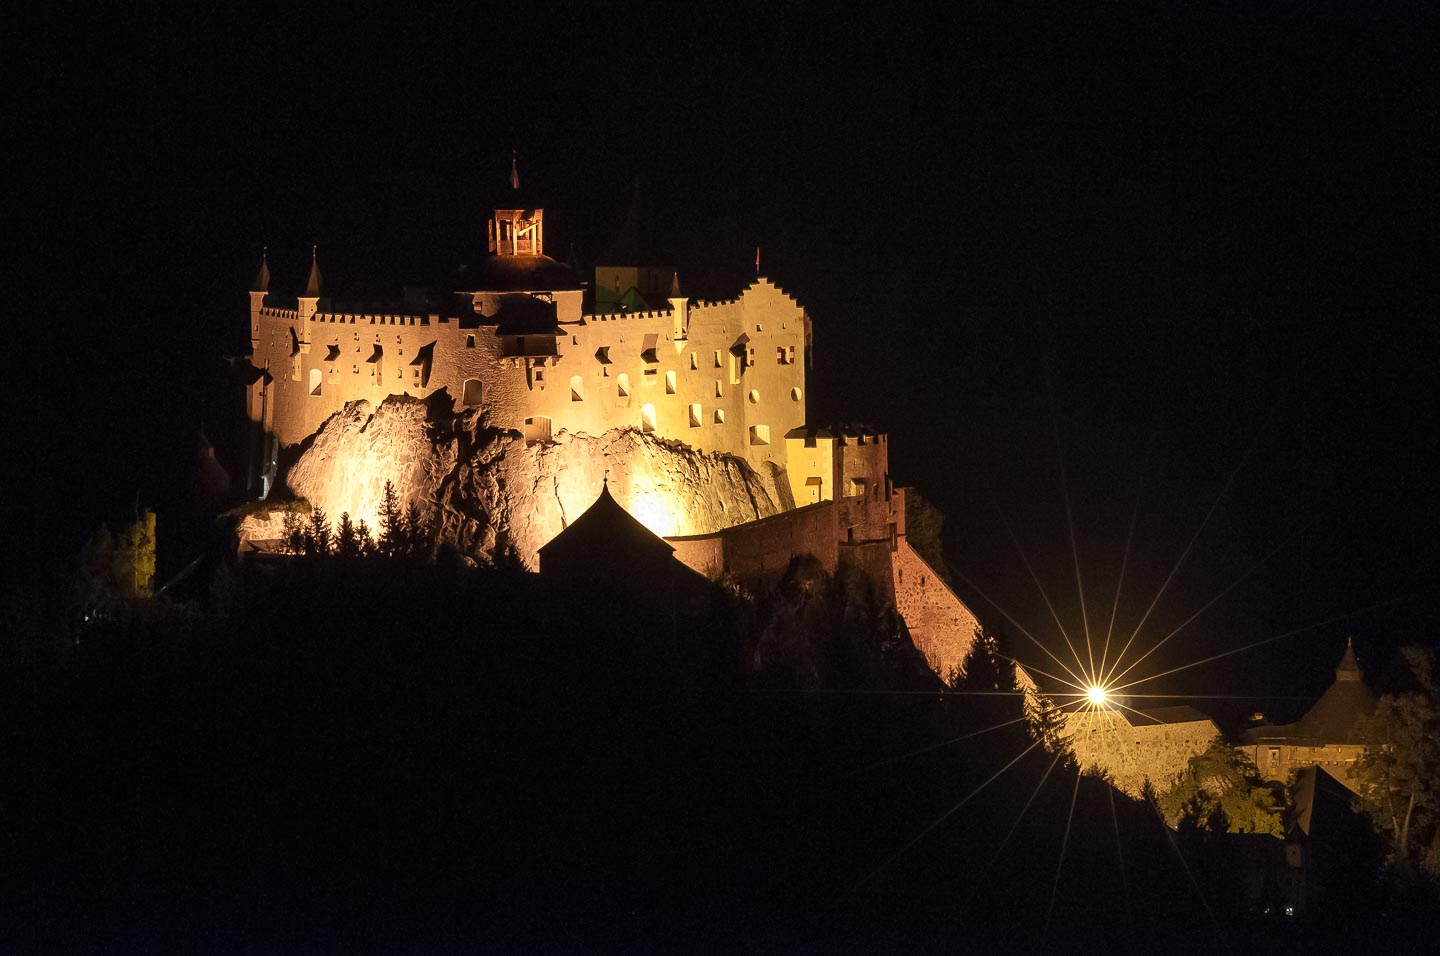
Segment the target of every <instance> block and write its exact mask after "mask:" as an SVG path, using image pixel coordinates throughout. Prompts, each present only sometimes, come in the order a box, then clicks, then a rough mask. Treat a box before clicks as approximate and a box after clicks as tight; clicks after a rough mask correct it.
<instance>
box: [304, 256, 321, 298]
mask: <svg viewBox="0 0 1440 956" xmlns="http://www.w3.org/2000/svg"><path fill="white" fill-rule="evenodd" d="M319 250H320V247H319V246H318V245H313V246H311V247H310V278H309V279H307V280H306V282H305V297H306V298H307V299H311V298H315V297H316V296H318V295H320V253H319Z"/></svg>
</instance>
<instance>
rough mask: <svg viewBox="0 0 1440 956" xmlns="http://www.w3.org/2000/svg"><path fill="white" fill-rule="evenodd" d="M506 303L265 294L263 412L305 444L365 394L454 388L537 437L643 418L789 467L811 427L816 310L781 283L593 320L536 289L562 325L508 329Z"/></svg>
mask: <svg viewBox="0 0 1440 956" xmlns="http://www.w3.org/2000/svg"><path fill="white" fill-rule="evenodd" d="M482 298H483V299H485V302H484V303H482V302H481V301H480V300H481V299H482ZM495 298H497V297H495V296H489V297H484V296H481V295H479V294H477V295H476V303H477V304H476V307H477V309H480V310H481V311H484V310H486V309H492V308H499V310H500V311H499V313H498V314H497V315H496V316H494V317H491V318H485V319H484V322H485V323H486V324H481V322H482V316H481V315H480V314H478V313H477V314H471V315H465V316H459V317H454V316H444V315H438V314H417V315H412V314H399V313H395V314H370V313H360V312H356V313H350V312H339V311H327V310H325V309H319V308H316V307H315V306H314V300H309V301H310V303H311V304H310V305H309V306H307V307H305V308H302V309H300V310H295V309H278V308H270V307H261V305H260V297H259V296H252V310H251V318H250V327H251V332H250V335H251V347H252V353H253V354H252V358H251V361H252V363H253V364H254V365H255V366H256V367H257V368H262V369H266V370H268V372H269V373H270V378H269V380H267V379H265V378H261V379H260V380H258V381H257V382H256V383H255V384H254V385H252V386H251V392H252V394H251V395H250V396H249V397H248V400H247V407H248V409H249V414H250V417H251V418H252V420H254V421H257V422H260V423H262V424H263V427H264V428H265V429H266V430H267V431H269V432H271V433H273V434H274V435H275V436H276V437H277V438H278V439H279V440H280V442H281V444H283V445H295V444H298V443H300V442H302V441H304V440H305V439H306V438H308V437H309V436H310V435H312V434H314V433H315V432H316V431H317V430H318V429H319V428H320V426H321V425H322V424H324V422H325V421H326V420H327V419H328V418H329V417H330V416H331V415H333V414H335V413H336V412H339V411H341V410H342V409H343V408H344V407H345V406H346V405H347V404H349V403H350V402H353V401H357V400H364V401H367V402H369V403H370V404H371V405H372V406H375V405H379V403H380V402H381V401H383V400H384V399H385V398H386V397H388V396H390V395H409V396H412V397H416V398H428V397H430V396H431V395H433V394H435V393H436V392H441V391H444V392H446V393H448V395H449V396H450V398H452V399H453V400H454V401H455V402H456V403H457V405H464V404H466V403H471V407H475V408H479V409H483V410H484V411H485V412H487V413H488V414H489V416H490V419H491V420H492V421H493V422H494V423H495V424H497V425H498V426H500V427H503V428H507V429H513V430H515V431H517V432H521V433H524V432H525V429H526V421H527V419H529V420H532V425H531V427H532V429H533V428H537V427H539V426H538V425H537V424H536V423H535V421H534V420H536V419H545V420H547V421H546V422H545V424H544V429H545V430H546V431H548V432H550V433H559V432H561V431H568V432H570V433H572V434H577V433H584V434H589V435H598V434H602V433H604V432H606V431H609V430H611V429H614V428H621V429H623V428H635V429H638V430H640V431H643V432H645V433H648V434H654V435H655V436H657V437H663V438H669V439H674V440H678V441H683V442H684V443H685V444H687V445H689V446H691V447H692V448H696V449H699V450H701V451H713V452H723V453H726V454H730V455H735V456H737V457H741V458H744V459H746V460H748V461H749V462H750V463H751V464H752V465H754V466H755V467H757V468H760V467H763V466H765V464H766V463H767V462H770V463H775V464H776V465H779V466H782V467H783V465H784V463H785V457H786V446H785V441H784V436H785V434H786V433H787V432H788V431H790V430H791V429H793V428H795V427H797V426H799V425H802V424H804V422H805V354H806V348H807V345H808V340H807V328H808V318H807V316H806V315H805V311H804V309H802V308H801V307H800V306H799V305H797V304H796V302H795V300H794V299H793V298H791V297H790V296H789V295H787V294H785V293H784V292H783V291H781V290H780V289H778V288H777V287H775V286H774V285H773V284H771V283H770V282H768V281H767V280H764V279H758V280H756V282H755V283H754V284H753V285H751V286H750V287H749V288H748V289H746V290H745V291H744V292H743V293H742V294H741V295H740V296H739V297H738V298H736V299H734V300H730V301H727V302H716V303H710V302H699V303H694V304H691V303H687V302H684V301H682V300H676V302H677V304H678V305H679V308H678V309H672V310H668V311H654V312H643V313H629V314H623V315H591V316H586V315H581V314H580V309H579V299H578V293H555V294H554V299H555V301H554V302H547V301H544V300H543V298H533V299H532V297H530V296H520V298H524V299H525V300H526V301H527V302H529V303H531V304H533V305H535V306H537V307H545V308H548V309H549V310H550V313H551V314H552V315H553V318H554V321H555V322H557V323H558V334H555V333H549V332H547V333H544V334H542V335H525V336H516V335H506V336H500V335H498V334H497V329H498V328H500V327H501V326H498V325H497V324H496V322H498V321H500V320H501V319H503V317H504V315H505V308H507V306H506V305H505V302H504V301H501V302H500V304H499V305H498V306H496V305H495V304H494V303H492V302H490V299H495ZM498 298H499V299H500V300H504V299H507V298H515V296H500V297H498ZM305 303H306V300H302V303H301V304H302V306H305ZM482 306H483V308H482ZM312 309H313V311H312ZM467 383H470V384H469V385H468V386H467Z"/></svg>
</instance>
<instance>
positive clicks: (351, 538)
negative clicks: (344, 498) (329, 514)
mask: <svg viewBox="0 0 1440 956" xmlns="http://www.w3.org/2000/svg"><path fill="white" fill-rule="evenodd" d="M335 554H336V555H337V556H338V557H341V558H354V557H358V556H359V554H360V538H359V536H358V535H357V534H356V533H355V525H354V523H352V522H351V521H350V512H348V511H342V512H340V527H339V528H338V529H337V530H336V532H335Z"/></svg>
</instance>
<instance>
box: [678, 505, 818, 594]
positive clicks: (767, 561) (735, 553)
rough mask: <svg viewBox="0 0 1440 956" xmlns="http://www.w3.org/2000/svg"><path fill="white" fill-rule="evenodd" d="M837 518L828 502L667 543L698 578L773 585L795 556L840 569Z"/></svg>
mask: <svg viewBox="0 0 1440 956" xmlns="http://www.w3.org/2000/svg"><path fill="white" fill-rule="evenodd" d="M837 516H838V513H837V509H836V508H835V503H834V502H831V501H825V502H821V503H820V504H816V505H809V506H807V507H804V508H797V509H795V510H794V511H787V512H785V513H783V514H778V515H774V516H772V517H769V518H762V519H761V520H759V521H752V522H750V523H748V524H742V525H736V526H735V527H733V528H726V529H724V530H723V531H717V532H714V533H713V534H706V535H689V536H686V537H677V538H667V539H666V540H667V541H669V542H670V544H672V545H673V546H674V547H675V557H676V558H677V559H679V560H680V561H681V562H683V563H684V564H686V565H689V566H690V567H691V568H693V569H695V570H696V571H698V572H700V573H701V574H706V575H712V574H715V573H719V572H724V573H728V574H730V575H733V576H734V577H736V578H739V579H741V580H745V579H757V578H758V579H773V578H775V577H778V576H779V575H780V574H782V573H783V572H784V571H785V568H786V567H787V566H788V565H789V564H790V560H791V558H793V557H794V556H795V555H798V554H810V555H814V556H815V557H816V558H817V559H818V560H819V561H820V563H821V565H823V566H824V568H825V570H826V571H829V572H831V573H834V572H835V570H836V568H837V567H839V564H840V550H839V549H840V545H839V530H838V525H837V524H836V518H837Z"/></svg>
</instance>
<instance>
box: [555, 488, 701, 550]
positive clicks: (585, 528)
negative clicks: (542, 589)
mask: <svg viewBox="0 0 1440 956" xmlns="http://www.w3.org/2000/svg"><path fill="white" fill-rule="evenodd" d="M674 552H675V548H674V546H672V545H671V544H669V543H668V542H667V541H665V539H664V538H661V537H659V536H657V535H656V534H655V533H654V532H652V531H651V530H650V529H649V528H647V527H645V526H644V525H643V524H641V523H640V522H639V521H637V520H636V519H635V517H634V516H633V515H631V514H630V512H628V511H626V510H625V509H624V508H622V507H621V506H620V503H619V502H618V501H616V500H615V499H614V498H612V497H611V496H610V487H609V485H608V484H606V485H604V486H602V487H601V489H600V497H598V498H596V499H595V503H594V504H592V505H591V506H590V507H589V508H587V509H585V513H584V514H582V515H581V516H580V517H578V518H576V519H575V520H574V521H572V522H570V526H569V527H567V528H566V529H565V530H564V531H561V532H560V533H559V534H557V535H556V536H555V537H553V538H551V539H550V541H549V543H547V544H545V545H542V546H541V548H540V570H541V571H542V572H544V571H545V570H546V564H547V561H549V562H551V563H553V561H554V559H555V558H556V557H560V558H561V559H562V560H563V561H564V562H565V564H567V565H569V564H570V563H571V562H573V561H575V560H577V559H581V560H586V561H587V562H589V563H593V565H594V566H595V567H596V568H597V569H600V568H604V569H605V570H614V569H613V567H611V566H610V562H611V561H612V559H613V558H614V557H615V556H618V555H624V556H626V558H627V559H632V560H633V558H640V559H648V560H651V561H653V560H656V559H663V560H670V559H671V555H673V554H674Z"/></svg>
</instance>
